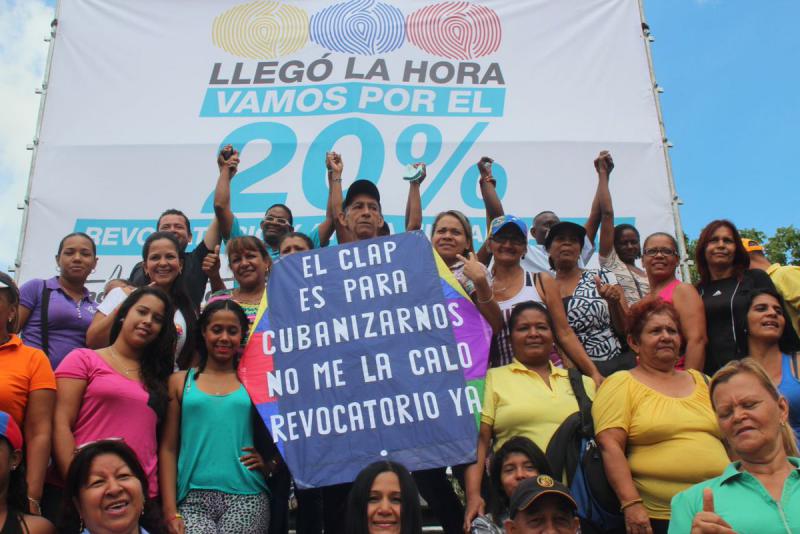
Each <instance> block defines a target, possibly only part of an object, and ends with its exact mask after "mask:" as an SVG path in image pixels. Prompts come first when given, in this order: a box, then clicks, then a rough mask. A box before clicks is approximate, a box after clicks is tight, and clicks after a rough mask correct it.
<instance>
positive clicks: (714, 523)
mask: <svg viewBox="0 0 800 534" xmlns="http://www.w3.org/2000/svg"><path fill="white" fill-rule="evenodd" d="M691 534H736V533H735V532H734V530H733V529H732V528H731V526H730V525H729V524H728V523H727V521H725V520H724V519H722V518H721V517H720V516H718V515H717V514H716V513H715V512H714V493H713V491H712V490H711V488H706V489H704V490H703V511H702V512H698V513H697V515H695V516H694V520H693V521H692V532H691Z"/></svg>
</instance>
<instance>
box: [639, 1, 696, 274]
mask: <svg viewBox="0 0 800 534" xmlns="http://www.w3.org/2000/svg"><path fill="white" fill-rule="evenodd" d="M638 3H639V18H640V20H641V23H642V37H643V38H644V50H645V53H646V54H647V64H648V66H649V68H650V81H651V82H652V90H653V101H654V102H655V105H656V113H657V114H658V127H659V129H660V131H661V146H662V149H663V150H664V161H665V162H666V164H667V182H668V184H669V193H670V196H671V199H670V204H671V205H672V218H673V220H674V222H675V238H676V239H677V241H678V253H679V254H680V257H681V263H680V269H681V276H682V278H683V280H684V281H685V282H689V283H691V274H690V272H689V265H690V262H691V261H692V259H691V258H689V257H688V255H687V252H686V240H685V239H686V238H685V235H684V233H683V224H682V223H681V212H680V206H681V204H683V201H682V200H681V199H680V197H679V196H678V191H677V189H676V188H675V176H674V175H673V173H672V162H671V160H670V157H669V147H670V146H671V145H670V144H669V143H668V141H667V131H666V128H665V127H664V116H663V115H662V114H661V99H660V98H659V96H658V93H659V91H658V83H657V82H656V75H655V68H654V67H653V54H652V51H651V50H650V40H651V37H650V26H649V25H648V24H647V22H646V21H645V15H644V0H638Z"/></svg>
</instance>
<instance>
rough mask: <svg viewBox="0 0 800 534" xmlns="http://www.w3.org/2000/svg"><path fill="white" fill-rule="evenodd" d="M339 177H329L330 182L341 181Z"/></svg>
mask: <svg viewBox="0 0 800 534" xmlns="http://www.w3.org/2000/svg"><path fill="white" fill-rule="evenodd" d="M341 181H342V179H341V178H331V182H341Z"/></svg>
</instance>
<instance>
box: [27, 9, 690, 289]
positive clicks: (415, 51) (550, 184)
mask: <svg viewBox="0 0 800 534" xmlns="http://www.w3.org/2000/svg"><path fill="white" fill-rule="evenodd" d="M58 21H59V24H58V33H57V36H56V41H55V48H54V52H53V63H52V70H51V78H50V84H49V87H48V89H47V102H46V107H45V112H44V117H43V123H42V128H41V135H40V139H39V145H38V151H37V154H36V162H35V172H34V173H33V176H32V190H31V197H30V212H29V217H28V219H27V225H26V228H25V232H24V240H25V241H24V251H23V257H22V265H21V267H20V277H21V279H23V280H27V279H29V278H32V277H46V276H52V274H53V273H54V267H55V266H54V262H53V260H52V258H53V255H54V254H55V252H56V247H57V243H58V240H59V239H60V238H61V237H62V236H63V235H64V234H66V233H68V232H70V231H73V230H80V231H85V232H87V233H88V234H89V235H91V236H92V237H93V238H94V239H95V240H96V242H97V244H98V253H99V255H100V257H101V260H100V263H99V265H98V270H97V272H96V273H95V275H93V277H92V280H93V282H92V283H93V284H94V285H91V288H92V290H93V291H99V290H100V288H101V283H102V282H103V281H105V280H106V279H107V278H109V277H111V276H119V274H120V273H122V274H124V275H126V276H127V274H128V272H129V270H130V267H131V266H132V265H133V263H135V262H136V261H138V260H139V259H140V251H141V245H142V243H143V242H144V239H145V238H146V237H147V235H148V234H149V233H150V232H152V231H153V230H154V225H155V219H156V217H157V216H158V214H159V213H161V212H162V211H163V210H164V209H167V208H179V209H181V210H183V211H185V212H186V213H187V214H188V215H189V217H190V218H191V221H192V225H193V230H194V240H195V242H197V241H198V240H200V239H202V237H203V232H204V229H205V228H206V227H207V226H208V224H209V221H210V220H211V217H213V209H212V203H211V201H212V195H213V189H214V184H215V181H216V176H217V167H216V153H217V151H218V150H219V148H220V147H221V146H223V145H225V144H227V143H232V144H234V145H235V146H237V147H238V148H239V150H240V151H241V153H242V163H241V165H240V167H239V169H240V170H239V173H238V174H237V175H236V177H235V179H234V181H233V187H232V204H233V209H234V211H235V212H236V214H237V216H238V217H239V219H240V221H241V222H242V223H243V226H244V227H246V229H247V230H248V231H249V232H250V233H259V228H258V225H259V221H260V219H261V217H262V216H263V214H264V211H265V210H266V208H267V207H268V206H269V205H271V204H273V203H276V202H282V203H285V204H288V205H289V206H290V207H291V208H292V210H293V211H294V213H295V223H296V224H295V226H296V229H298V230H300V231H306V232H307V231H310V230H311V228H313V226H314V225H315V224H317V223H318V222H319V221H320V220H321V218H322V216H323V214H324V211H325V202H326V198H327V182H326V177H325V167H324V158H325V152H326V151H329V150H336V151H337V152H340V153H342V155H343V160H344V163H345V173H344V174H345V183H344V185H345V187H346V186H347V184H348V183H350V182H352V180H354V179H356V178H368V179H371V180H373V181H375V182H377V183H378V185H379V188H380V189H381V192H382V196H383V209H384V212H385V214H386V215H387V220H388V222H389V223H390V224H391V225H392V227H393V230H394V231H401V229H402V226H403V223H402V220H403V214H404V212H405V201H406V197H407V191H408V185H407V182H404V181H403V180H402V174H403V168H404V166H405V165H406V164H408V163H410V162H413V161H420V160H421V161H426V162H427V163H428V178H427V179H426V181H425V183H424V184H423V188H422V189H423V191H422V205H423V210H424V214H425V221H426V228H425V229H426V230H429V224H430V222H431V221H432V219H433V217H434V216H435V215H436V214H437V213H438V212H440V211H442V210H446V209H459V210H463V211H464V212H465V213H466V214H467V215H469V216H470V217H471V218H472V221H473V223H474V233H475V238H476V240H477V241H478V242H480V241H483V239H484V238H485V222H484V210H483V203H482V201H481V199H480V195H479V190H478V188H477V177H478V173H477V170H476V168H475V163H476V162H477V161H478V160H479V158H480V157H481V156H484V155H488V156H491V157H493V158H494V159H495V160H496V164H495V166H494V167H495V173H494V174H495V178H496V179H497V181H498V191H499V193H500V196H501V198H502V201H503V205H504V207H505V210H506V212H507V213H514V214H516V215H518V216H521V217H523V218H524V219H526V220H528V221H530V219H531V218H532V217H533V215H535V214H536V213H538V212H540V211H542V210H545V209H550V210H554V211H555V212H556V213H558V214H559V215H560V216H561V217H562V218H564V219H573V220H576V221H581V220H582V219H584V218H585V217H586V216H587V215H588V213H589V210H590V206H591V202H592V197H593V195H594V192H595V188H596V184H597V181H596V180H597V178H596V174H595V172H594V168H593V165H592V161H593V159H594V157H595V156H596V154H597V153H598V152H599V151H600V150H602V149H610V150H611V151H612V153H613V154H614V159H615V162H616V169H615V171H614V173H613V175H612V179H611V189H612V194H613V197H614V207H615V211H616V214H617V221H618V222H621V221H626V222H634V223H635V224H636V225H637V226H638V227H639V228H640V230H641V232H642V234H643V235H646V234H648V233H650V232H653V231H656V230H666V231H673V229H674V222H673V219H672V211H671V205H670V193H669V185H668V177H667V166H666V161H665V154H664V150H663V146H662V143H663V141H662V138H661V133H660V128H659V124H658V116H657V110H656V103H655V100H654V94H653V90H652V85H651V78H650V72H649V67H648V60H647V55H646V49H645V47H646V43H645V38H644V36H643V35H642V28H641V20H640V14H639V4H638V2H637V1H636V0H569V1H563V0H526V1H524V2H523V1H519V0H481V1H475V2H465V1H444V2H433V1H420V0H403V1H398V0H385V1H376V0H349V1H341V2H322V1H311V0H309V1H291V2H289V1H284V2H277V1H275V2H273V1H264V0H257V1H249V2H248V1H245V2H242V1H237V0H224V1H222V0H192V1H188V0H172V1H165V0H136V1H135V2H131V1H129V0H62V1H61V2H60V8H59V13H58Z"/></svg>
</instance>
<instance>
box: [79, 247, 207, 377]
mask: <svg viewBox="0 0 800 534" xmlns="http://www.w3.org/2000/svg"><path fill="white" fill-rule="evenodd" d="M183 258H184V253H183V250H182V249H181V246H180V243H179V242H178V239H177V238H176V237H175V236H174V235H173V234H172V233H171V232H155V233H154V234H150V236H149V237H148V238H147V240H145V242H144V246H143V247H142V259H143V264H142V266H143V269H144V272H145V274H146V275H147V277H148V278H149V279H150V280H151V282H150V285H149V286H147V287H157V288H159V289H161V290H162V291H163V292H164V293H166V294H167V295H169V298H170V300H171V302H172V305H173V307H174V309H175V314H174V321H175V331H176V333H177V341H176V344H175V347H174V358H173V361H174V362H175V364H174V368H175V369H186V368H187V367H188V366H189V365H190V364H191V362H192V361H193V359H194V327H195V324H196V322H197V316H196V314H195V311H194V306H193V304H192V301H191V299H190V298H189V294H188V293H187V292H186V288H185V286H184V280H183V275H182V272H183ZM132 291H133V289H132V288H130V287H124V288H122V287H120V288H116V289H113V290H112V291H111V292H110V293H109V294H108V295H106V297H105V299H104V300H103V302H102V303H101V304H100V305H99V306H98V307H97V313H95V315H94V319H92V325H91V326H90V327H89V330H88V331H87V333H86V346H87V347H89V348H93V349H97V348H100V347H105V346H107V345H108V344H109V334H110V332H111V330H112V328H113V325H114V324H115V322H116V320H117V315H118V313H119V309H120V308H121V305H122V303H123V302H124V301H125V299H126V297H127V296H128V295H130V294H131V292H132Z"/></svg>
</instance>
